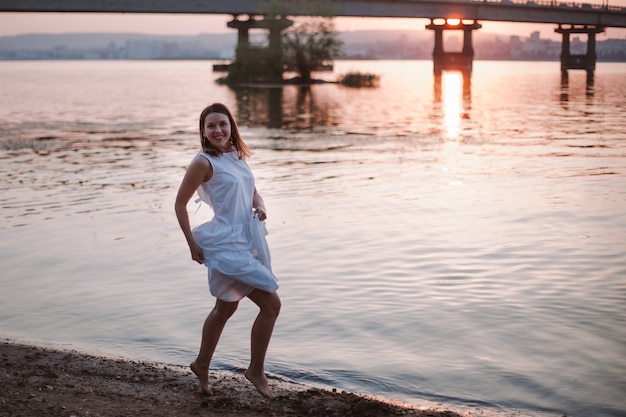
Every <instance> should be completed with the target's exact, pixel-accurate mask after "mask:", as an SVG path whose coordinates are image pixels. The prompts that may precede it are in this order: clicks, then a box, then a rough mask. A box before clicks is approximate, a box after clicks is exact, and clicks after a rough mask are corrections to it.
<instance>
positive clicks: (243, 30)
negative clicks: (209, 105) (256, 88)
mask: <svg viewBox="0 0 626 417" xmlns="http://www.w3.org/2000/svg"><path fill="white" fill-rule="evenodd" d="M292 24H293V21H292V20H289V19H287V18H286V17H282V16H277V17H274V18H267V17H266V18H264V19H261V20H256V19H255V18H254V16H249V18H248V20H239V19H238V16H237V15H234V16H233V20H231V21H230V22H228V23H227V26H228V27H229V28H233V29H237V30H238V38H237V49H236V53H235V62H233V63H232V64H231V65H229V66H228V78H229V79H230V80H231V81H232V82H234V83H242V82H252V81H263V82H270V83H279V82H282V79H283V67H282V63H283V50H282V45H281V32H282V31H283V30H285V29H286V28H288V27H289V26H291V25H292ZM250 29H266V30H268V31H269V36H268V40H269V42H268V44H269V45H268V47H267V48H258V47H253V46H251V45H250V34H249V32H250ZM214 68H215V67H214Z"/></svg>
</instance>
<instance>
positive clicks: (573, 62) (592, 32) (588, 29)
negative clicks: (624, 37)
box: [554, 25, 604, 76]
mask: <svg viewBox="0 0 626 417" xmlns="http://www.w3.org/2000/svg"><path fill="white" fill-rule="evenodd" d="M554 31H555V32H556V33H561V34H563V42H562V43H561V71H563V72H567V70H570V69H582V70H586V71H587V76H593V75H592V74H593V71H594V70H595V69H596V58H597V56H596V33H602V32H604V27H603V26H588V25H584V26H574V25H571V26H570V27H568V28H564V27H562V26H561V25H559V27H558V28H557V29H555V30H554ZM572 33H580V34H585V33H586V34H587V53H586V54H572V53H571V51H570V38H569V37H570V35H571V34H572Z"/></svg>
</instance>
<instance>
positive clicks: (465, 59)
mask: <svg viewBox="0 0 626 417" xmlns="http://www.w3.org/2000/svg"><path fill="white" fill-rule="evenodd" d="M481 27H482V25H481V24H479V23H477V22H476V21H474V22H473V23H471V24H466V23H463V22H461V21H459V22H458V23H457V24H453V23H450V20H446V22H445V24H435V22H434V19H430V24H428V25H426V29H430V30H433V31H435V48H434V49H433V66H434V71H435V73H440V72H441V71H443V70H446V69H456V70H461V71H471V70H472V66H473V61H474V48H473V46H472V31H473V30H476V29H480V28H481ZM444 30H462V31H463V49H462V51H461V52H446V51H445V49H444V45H443V31H444Z"/></svg>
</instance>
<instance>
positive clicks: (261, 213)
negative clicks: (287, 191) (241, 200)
mask: <svg viewBox="0 0 626 417" xmlns="http://www.w3.org/2000/svg"><path fill="white" fill-rule="evenodd" d="M254 210H255V211H256V214H258V216H259V220H261V221H263V220H265V219H267V213H266V212H265V207H255V208H254Z"/></svg>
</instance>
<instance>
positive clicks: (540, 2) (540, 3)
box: [470, 0, 626, 13]
mask: <svg viewBox="0 0 626 417" xmlns="http://www.w3.org/2000/svg"><path fill="white" fill-rule="evenodd" d="M470 1H472V2H482V3H491V4H498V5H504V6H505V5H507V4H510V5H523V6H537V7H555V8H568V9H578V10H597V11H608V12H620V13H625V12H626V7H621V6H609V5H608V4H591V3H576V2H562V1H556V0H470Z"/></svg>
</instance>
